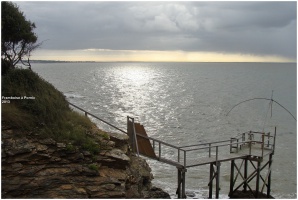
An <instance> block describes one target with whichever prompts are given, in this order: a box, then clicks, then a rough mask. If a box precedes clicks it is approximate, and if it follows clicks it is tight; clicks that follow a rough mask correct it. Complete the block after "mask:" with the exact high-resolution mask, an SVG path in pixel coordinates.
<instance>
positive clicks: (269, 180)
mask: <svg viewBox="0 0 298 200" xmlns="http://www.w3.org/2000/svg"><path fill="white" fill-rule="evenodd" d="M272 156H273V154H272V153H271V154H270V155H269V170H270V172H269V176H268V183H267V198H269V197H270V191H271V165H272Z"/></svg>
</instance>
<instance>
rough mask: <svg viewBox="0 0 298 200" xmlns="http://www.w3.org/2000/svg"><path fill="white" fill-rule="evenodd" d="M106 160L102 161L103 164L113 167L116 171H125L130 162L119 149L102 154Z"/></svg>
mask: <svg viewBox="0 0 298 200" xmlns="http://www.w3.org/2000/svg"><path fill="white" fill-rule="evenodd" d="M102 155H103V156H105V157H106V158H104V159H102V161H103V164H104V165H107V166H110V167H111V166H113V167H115V168H118V169H125V168H126V166H127V165H128V164H129V162H130V158H129V157H128V156H127V155H126V154H125V153H124V152H123V151H121V150H120V149H116V148H114V149H112V150H110V151H106V152H103V153H102Z"/></svg>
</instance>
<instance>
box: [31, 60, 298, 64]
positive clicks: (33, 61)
mask: <svg viewBox="0 0 298 200" xmlns="http://www.w3.org/2000/svg"><path fill="white" fill-rule="evenodd" d="M30 62H31V63H285V64H287V63H288V64H296V63H297V62H176V61H173V62H169V61H63V60H31V61H30Z"/></svg>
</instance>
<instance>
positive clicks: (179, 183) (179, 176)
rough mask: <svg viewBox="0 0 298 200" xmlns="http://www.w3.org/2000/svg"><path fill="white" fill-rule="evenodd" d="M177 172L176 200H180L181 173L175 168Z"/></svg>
mask: <svg viewBox="0 0 298 200" xmlns="http://www.w3.org/2000/svg"><path fill="white" fill-rule="evenodd" d="M177 171H178V187H177V191H176V194H178V199H181V171H180V169H179V168H177Z"/></svg>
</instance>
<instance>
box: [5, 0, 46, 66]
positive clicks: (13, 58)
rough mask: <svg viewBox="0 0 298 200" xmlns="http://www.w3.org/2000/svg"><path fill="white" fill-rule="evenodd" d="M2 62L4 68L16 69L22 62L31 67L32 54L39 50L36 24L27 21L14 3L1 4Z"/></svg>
mask: <svg viewBox="0 0 298 200" xmlns="http://www.w3.org/2000/svg"><path fill="white" fill-rule="evenodd" d="M1 6H2V9H1V13H2V14H1V32H2V38H1V61H2V64H3V65H2V67H5V66H6V67H7V68H15V66H16V64H17V63H19V62H21V63H23V64H24V65H26V66H29V68H30V69H31V65H30V60H29V59H30V56H31V52H32V51H33V50H35V49H36V48H38V47H39V46H40V45H41V43H37V44H36V42H37V36H36V34H35V33H34V32H33V29H34V28H36V27H35V24H34V23H32V22H31V21H29V20H26V17H25V16H24V13H23V12H21V11H20V10H19V7H18V6H17V5H16V4H14V3H12V2H5V1H2V2H1Z"/></svg>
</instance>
